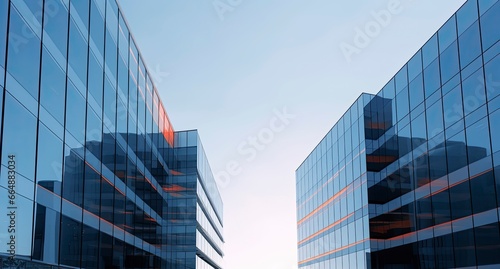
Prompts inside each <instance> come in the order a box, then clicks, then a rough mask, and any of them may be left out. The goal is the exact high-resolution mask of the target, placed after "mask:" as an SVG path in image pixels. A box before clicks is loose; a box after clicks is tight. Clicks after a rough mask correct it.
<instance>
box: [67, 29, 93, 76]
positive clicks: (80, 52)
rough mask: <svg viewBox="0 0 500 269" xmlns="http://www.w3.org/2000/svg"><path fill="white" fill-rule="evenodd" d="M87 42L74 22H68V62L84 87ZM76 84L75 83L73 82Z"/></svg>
mask: <svg viewBox="0 0 500 269" xmlns="http://www.w3.org/2000/svg"><path fill="white" fill-rule="evenodd" d="M87 52H88V49H87V42H86V41H85V39H84V38H83V36H82V34H81V33H80V31H79V30H78V27H77V26H76V24H75V22H74V21H73V20H71V21H70V27H69V53H68V62H69V64H70V66H71V67H72V68H73V70H74V71H75V73H76V75H77V76H78V78H79V79H80V80H81V82H82V83H83V84H84V85H87ZM75 83H76V84H78V83H77V82H75Z"/></svg>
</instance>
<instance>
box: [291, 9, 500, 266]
mask: <svg viewBox="0 0 500 269" xmlns="http://www.w3.org/2000/svg"><path fill="white" fill-rule="evenodd" d="M499 25H500V2H498V1H485V0H484V1H483V0H468V1H467V2H466V3H465V4H464V5H463V6H462V7H461V8H460V9H459V10H458V11H457V12H456V13H455V14H454V15H453V16H452V17H451V18H450V19H449V20H448V21H447V22H446V23H445V24H444V25H443V26H442V27H441V28H440V29H439V31H438V32H437V33H436V34H435V35H433V36H432V37H431V38H430V39H429V40H428V41H427V43H426V44H425V45H424V46H423V47H422V48H421V49H420V50H419V51H418V52H417V53H416V54H415V55H414V56H413V57H412V58H411V59H410V60H409V61H408V63H406V64H405V65H404V67H403V68H401V70H400V71H399V72H398V73H397V74H396V75H395V76H394V77H393V78H392V79H391V80H390V81H389V82H388V83H387V84H386V86H385V87H384V88H383V89H382V90H381V91H380V92H379V93H377V94H376V95H370V94H363V95H362V96H361V97H360V98H359V99H358V100H357V101H356V102H355V103H354V105H353V106H352V107H351V108H350V109H349V111H348V112H346V114H344V116H343V117H342V118H341V119H340V120H339V122H338V123H337V124H336V125H335V126H334V127H333V128H332V130H331V131H330V132H329V133H328V134H327V135H326V136H325V138H324V139H323V140H322V141H321V142H320V144H319V145H318V146H317V147H316V148H315V149H314V150H313V152H312V153H311V154H310V155H309V156H308V157H307V159H306V160H305V161H304V162H303V163H302V165H301V166H300V167H299V168H298V169H297V171H296V177H297V214H298V216H297V224H298V249H299V267H300V268H314V269H316V268H318V269H323V268H373V269H376V268H381V269H382V268H390V269H393V268H497V267H500V257H499V256H498V253H500V222H499V213H500V207H499V205H500V140H499V137H500V129H499V127H498V126H499V124H500V110H499V109H500V97H499V95H500V55H499V54H500V43H499V42H498V41H499V39H500V31H499V28H498V26H499Z"/></svg>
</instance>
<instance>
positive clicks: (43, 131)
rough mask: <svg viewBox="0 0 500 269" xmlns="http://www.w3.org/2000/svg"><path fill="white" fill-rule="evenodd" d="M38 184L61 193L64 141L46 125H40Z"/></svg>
mask: <svg viewBox="0 0 500 269" xmlns="http://www.w3.org/2000/svg"><path fill="white" fill-rule="evenodd" d="M38 137H39V139H40V141H41V142H42V143H38V158H37V169H36V171H37V172H36V177H37V184H39V185H40V186H43V187H45V188H46V189H48V190H50V191H52V192H54V193H56V194H57V195H61V181H62V161H63V143H62V141H61V140H60V139H59V138H57V136H56V135H54V134H53V133H52V132H51V131H49V129H47V127H45V125H43V124H41V123H40V125H39V131H38Z"/></svg>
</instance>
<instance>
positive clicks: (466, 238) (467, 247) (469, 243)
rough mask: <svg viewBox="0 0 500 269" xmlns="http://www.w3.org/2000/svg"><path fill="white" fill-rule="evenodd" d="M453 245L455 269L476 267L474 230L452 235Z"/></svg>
mask: <svg viewBox="0 0 500 269" xmlns="http://www.w3.org/2000/svg"><path fill="white" fill-rule="evenodd" d="M453 239H454V243H455V267H457V268H459V267H469V266H476V254H475V252H476V251H475V250H476V247H475V243H474V230H473V229H468V230H465V231H461V232H458V233H454V234H453Z"/></svg>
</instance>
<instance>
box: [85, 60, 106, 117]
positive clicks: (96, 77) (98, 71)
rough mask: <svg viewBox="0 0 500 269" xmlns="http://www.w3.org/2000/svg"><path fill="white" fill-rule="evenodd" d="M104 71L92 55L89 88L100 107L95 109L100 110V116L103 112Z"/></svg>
mask: <svg viewBox="0 0 500 269" xmlns="http://www.w3.org/2000/svg"><path fill="white" fill-rule="evenodd" d="M103 80H104V71H103V70H102V67H101V66H100V65H99V64H98V62H97V60H96V58H95V55H94V53H90V57H89V86H88V90H89V93H90V95H92V97H93V98H94V100H95V101H96V102H97V105H98V107H97V108H95V109H96V110H99V115H100V114H101V113H100V110H102V109H101V108H102V92H103V91H102V89H103V83H104V81H103Z"/></svg>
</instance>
